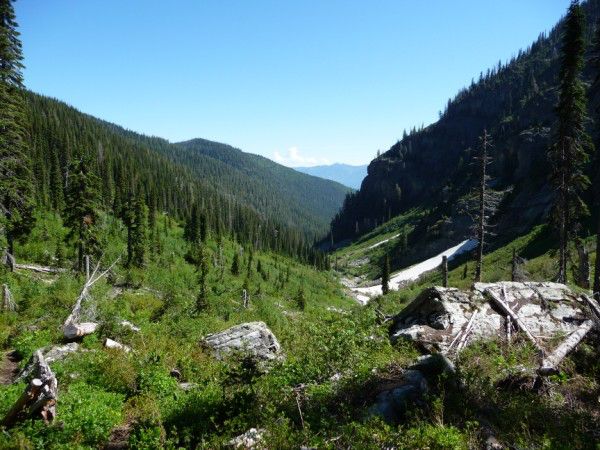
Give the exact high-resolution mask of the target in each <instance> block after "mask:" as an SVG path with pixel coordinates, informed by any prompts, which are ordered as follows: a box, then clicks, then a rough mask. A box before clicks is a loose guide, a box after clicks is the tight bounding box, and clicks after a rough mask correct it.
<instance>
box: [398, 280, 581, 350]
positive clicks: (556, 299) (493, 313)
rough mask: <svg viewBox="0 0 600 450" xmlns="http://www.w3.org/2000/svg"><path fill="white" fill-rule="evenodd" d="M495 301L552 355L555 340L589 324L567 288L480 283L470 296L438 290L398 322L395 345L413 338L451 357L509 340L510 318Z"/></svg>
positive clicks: (431, 290)
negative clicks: (489, 341) (470, 346)
mask: <svg viewBox="0 0 600 450" xmlns="http://www.w3.org/2000/svg"><path fill="white" fill-rule="evenodd" d="M493 296H496V297H498V298H502V299H503V301H505V303H506V304H507V305H508V306H509V307H510V309H511V310H512V311H513V312H514V313H515V314H516V315H517V316H518V317H519V319H520V320H521V321H522V322H523V323H524V324H525V326H526V327H527V329H528V330H529V331H530V332H531V334H532V335H533V336H534V337H535V338H536V340H538V342H539V343H540V345H542V346H543V347H544V348H545V349H546V350H550V348H548V347H550V346H551V343H550V341H551V340H552V339H553V338H554V337H556V336H557V335H558V334H561V335H567V334H569V333H572V332H573V331H574V330H575V329H576V328H577V327H578V326H579V325H580V324H581V323H582V321H583V320H584V319H585V314H584V310H583V308H582V303H581V301H580V300H579V299H578V297H577V296H576V295H575V294H573V293H572V292H571V290H570V289H569V288H568V287H567V286H565V285H563V284H558V283H547V282H544V283H538V282H526V283H518V282H499V283H476V284H475V285H474V289H473V290H472V291H469V292H466V291H461V290H459V289H456V288H442V287H433V288H429V289H426V290H425V291H423V292H422V293H421V294H420V295H419V296H418V297H417V298H416V299H415V300H414V301H413V302H412V303H410V304H409V305H408V306H407V307H406V308H405V309H404V310H402V312H400V314H398V315H397V316H396V317H395V318H394V322H393V324H392V327H391V330H390V335H391V339H392V341H395V340H397V339H399V338H407V339H410V340H413V341H415V342H417V343H419V344H420V345H421V346H422V347H423V348H425V349H426V350H428V351H435V352H441V353H443V354H448V355H450V354H452V353H454V352H455V351H456V350H457V349H459V347H460V346H461V345H462V346H463V347H464V345H466V344H467V343H468V342H473V341H474V340H477V339H482V338H491V337H506V336H507V332H506V330H507V319H506V315H505V313H503V312H502V311H500V310H499V309H498V308H497V306H496V305H495V303H494V302H493V301H490V300H491V299H492V297H493ZM511 326H512V325H511ZM467 328H468V329H469V332H468V333H466V332H465V331H466V329H467ZM514 333H516V331H514Z"/></svg>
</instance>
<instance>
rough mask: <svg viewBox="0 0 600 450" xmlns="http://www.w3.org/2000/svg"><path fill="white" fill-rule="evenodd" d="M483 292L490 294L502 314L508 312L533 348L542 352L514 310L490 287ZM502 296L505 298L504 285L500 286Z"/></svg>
mask: <svg viewBox="0 0 600 450" xmlns="http://www.w3.org/2000/svg"><path fill="white" fill-rule="evenodd" d="M485 292H486V293H487V294H488V295H489V296H490V298H491V299H492V300H493V301H494V303H495V304H496V305H497V306H498V307H499V308H500V309H501V310H502V312H503V313H504V314H508V315H509V316H510V318H511V319H512V320H513V321H514V322H515V324H516V325H517V328H519V329H520V330H521V331H522V332H523V333H525V335H526V336H527V338H528V339H529V340H530V341H531V343H532V344H533V345H534V346H535V348H537V349H538V350H539V351H540V352H542V353H543V352H544V350H543V349H542V347H540V344H538V342H537V341H536V339H535V338H534V337H533V335H532V334H531V332H530V331H529V330H528V329H527V327H526V326H525V324H524V323H523V321H522V320H521V319H520V318H519V316H517V314H515V312H514V311H513V310H512V309H510V307H509V306H508V304H507V303H506V302H505V301H504V300H502V299H501V298H500V297H498V296H497V295H496V294H494V292H493V291H492V290H491V289H486V290H485ZM502 296H503V297H504V298H506V290H505V289H504V287H502Z"/></svg>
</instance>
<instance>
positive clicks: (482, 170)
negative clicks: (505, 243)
mask: <svg viewBox="0 0 600 450" xmlns="http://www.w3.org/2000/svg"><path fill="white" fill-rule="evenodd" d="M480 141H481V153H480V154H479V156H476V157H475V158H474V159H475V161H476V162H477V167H478V175H479V183H478V186H477V200H478V205H477V206H478V207H477V214H476V218H475V221H474V222H475V236H476V238H477V242H478V243H477V252H476V266H475V282H480V281H481V272H482V270H483V248H484V245H485V236H486V234H487V233H488V219H489V214H490V211H493V210H495V208H496V207H497V203H498V200H497V198H495V196H493V195H490V193H489V192H488V190H487V185H488V182H489V179H490V176H489V175H488V172H487V166H489V165H490V164H491V162H492V159H491V158H490V157H489V156H488V151H489V148H490V147H491V146H492V139H491V136H490V135H489V134H488V132H487V130H486V129H484V130H483V135H482V136H481V137H480Z"/></svg>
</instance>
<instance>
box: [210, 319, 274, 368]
mask: <svg viewBox="0 0 600 450" xmlns="http://www.w3.org/2000/svg"><path fill="white" fill-rule="evenodd" d="M202 343H203V344H204V345H205V346H207V347H208V348H210V349H211V350H212V351H213V352H214V353H215V356H216V357H217V358H222V357H223V356H224V355H225V354H227V353H229V352H231V351H233V350H236V351H242V352H248V353H250V354H252V355H254V356H256V357H257V358H258V359H260V360H264V361H270V360H274V359H277V358H279V357H281V346H280V345H279V342H278V341H277V338H276V337H275V335H274V334H273V333H272V332H271V330H269V328H268V327H267V326H266V325H265V323H264V322H248V323H243V324H241V325H236V326H234V327H231V328H228V329H227V330H225V331H222V332H220V333H215V334H209V335H208V336H206V337H205V338H204V339H203V341H202Z"/></svg>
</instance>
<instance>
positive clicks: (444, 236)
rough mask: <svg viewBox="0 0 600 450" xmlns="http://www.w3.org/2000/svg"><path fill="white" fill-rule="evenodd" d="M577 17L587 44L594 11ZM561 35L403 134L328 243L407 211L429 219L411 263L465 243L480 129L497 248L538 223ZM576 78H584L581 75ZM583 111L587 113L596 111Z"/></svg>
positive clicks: (594, 2) (351, 199) (543, 207)
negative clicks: (487, 138)
mask: <svg viewBox="0 0 600 450" xmlns="http://www.w3.org/2000/svg"><path fill="white" fill-rule="evenodd" d="M584 7H585V11H586V14H587V20H588V23H589V26H588V37H590V38H591V35H592V32H593V24H594V23H595V22H596V20H597V19H598V18H599V17H600V12H599V11H600V1H598V0H591V1H589V2H587V3H585V4H584ZM560 29H561V24H560V23H559V24H558V25H557V27H556V28H555V29H554V30H553V31H552V32H551V33H550V34H549V35H548V36H545V35H542V36H540V38H539V39H538V40H537V41H536V42H535V43H534V44H533V45H532V46H531V47H530V48H529V49H527V51H526V52H520V53H519V55H518V56H517V57H515V58H513V60H512V61H510V62H509V63H508V64H506V65H504V66H502V65H499V66H498V67H497V68H495V69H493V70H489V71H488V72H487V73H486V74H482V76H481V78H480V79H479V81H476V82H472V84H471V85H470V86H469V87H468V88H466V89H464V90H463V91H461V92H460V93H459V94H458V95H457V96H456V98H455V99H454V100H452V101H449V102H448V105H447V107H446V110H445V111H444V113H443V114H442V116H441V117H440V120H439V121H438V122H436V123H434V124H432V125H430V126H428V127H426V128H424V129H420V130H412V131H411V132H410V133H405V135H404V137H403V138H402V139H401V140H400V141H398V142H397V143H396V144H394V145H393V146H392V147H391V148H390V149H389V150H388V151H387V152H386V153H384V154H382V155H381V156H380V157H379V158H377V159H375V160H374V161H373V162H372V163H371V164H370V165H369V168H368V175H367V177H366V178H365V180H364V181H363V184H362V187H361V190H360V191H358V192H356V193H354V194H352V195H350V196H348V198H347V199H346V202H345V204H344V208H343V209H342V211H341V212H340V213H339V214H338V215H337V216H336V217H335V219H334V220H333V222H332V232H333V239H334V241H336V242H339V241H342V240H344V239H353V238H355V237H357V236H360V235H361V234H364V233H365V232H367V231H369V230H371V229H373V228H374V227H376V226H377V225H379V224H381V223H383V222H385V221H387V220H389V218H390V217H393V216H395V215H398V214H401V213H402V212H404V211H407V210H408V209H410V208H412V207H415V206H421V207H423V206H424V207H426V208H429V209H430V210H431V213H430V214H429V215H428V216H427V217H425V218H424V219H423V221H422V223H421V224H420V226H418V227H417V229H416V230H415V232H414V233H413V236H412V237H410V238H409V240H412V243H413V248H414V246H415V245H419V244H421V243H422V241H423V240H424V239H426V240H427V241H428V242H427V246H428V247H429V246H431V247H432V248H431V249H430V250H428V249H426V250H425V252H424V253H423V252H422V251H421V250H418V251H417V250H415V251H416V252H417V253H419V255H420V257H427V256H428V254H434V253H435V252H436V251H437V250H439V248H443V247H444V246H447V242H440V243H439V245H438V244H436V243H432V242H431V241H432V240H433V241H434V240H436V239H440V240H442V241H444V240H445V241H447V240H450V241H456V240H457V239H463V238H465V237H468V234H469V228H470V226H471V220H470V216H469V214H466V213H465V211H464V209H461V208H460V204H461V202H464V201H465V199H466V198H467V197H468V196H469V193H470V192H472V190H473V187H474V186H475V182H476V177H475V176H474V172H475V170H474V167H473V165H472V161H473V158H474V156H475V155H476V154H477V151H478V148H479V136H480V135H481V134H482V133H483V130H484V129H487V131H488V133H490V134H491V136H492V139H493V146H492V148H491V156H492V158H493V163H492V164H491V166H490V169H489V170H490V172H491V177H492V178H491V181H490V187H491V188H492V189H494V190H495V191H497V192H498V193H499V195H501V196H502V202H501V203H500V205H499V209H498V211H497V212H496V214H495V216H496V217H495V218H494V219H495V222H496V223H497V224H498V225H499V226H498V227H497V230H498V233H499V234H500V238H508V237H513V236H515V235H518V234H521V233H523V232H525V231H527V230H529V229H530V228H531V227H532V226H533V225H535V224H538V223H540V222H542V221H544V220H545V217H546V215H547V213H548V211H549V205H550V204H551V201H552V191H551V189H550V187H549V185H548V176H547V174H548V169H549V165H548V161H547V159H546V152H547V149H548V146H549V143H550V141H551V137H552V129H553V125H554V122H555V114H554V105H555V104H556V101H557V89H556V87H557V72H558V66H559V55H560ZM585 76H586V77H587V78H588V79H589V78H591V74H590V70H589V67H586V70H585ZM591 103H592V104H590V111H592V110H593V109H594V108H596V107H597V106H598V105H596V103H598V102H597V101H594V102H591ZM590 131H593V130H592V127H591V126H590ZM454 243H455V242H454ZM405 259H406V261H404V262H405V263H408V262H411V258H410V256H406V258H405Z"/></svg>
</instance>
